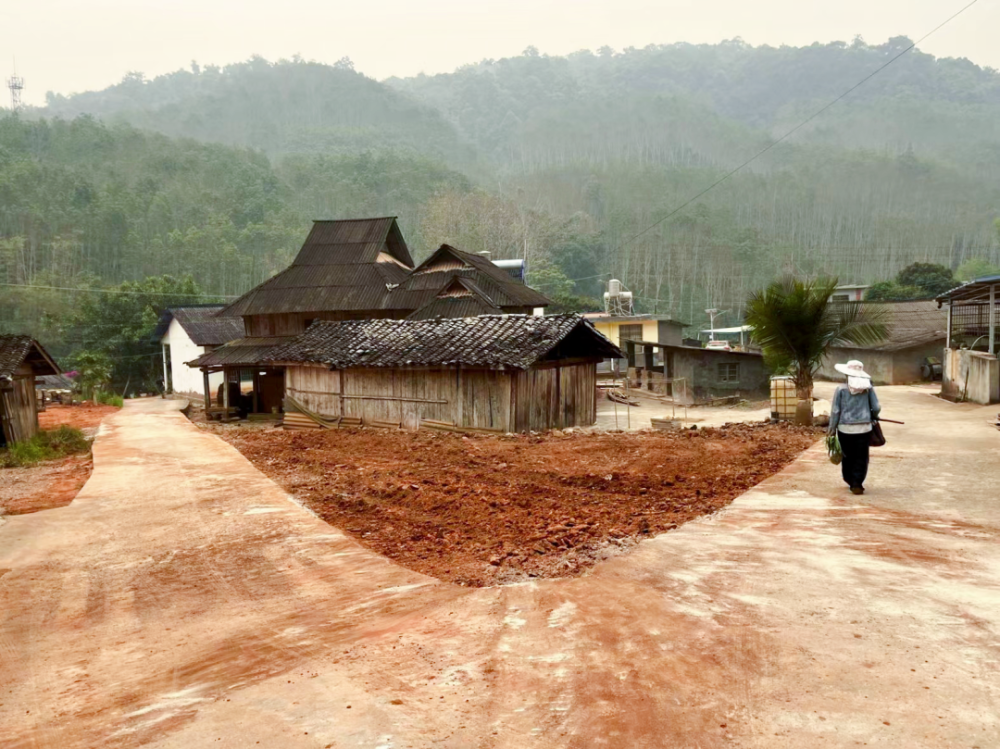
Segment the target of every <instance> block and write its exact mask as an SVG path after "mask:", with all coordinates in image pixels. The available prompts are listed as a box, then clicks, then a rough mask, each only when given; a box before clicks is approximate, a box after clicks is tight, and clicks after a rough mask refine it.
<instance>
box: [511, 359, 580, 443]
mask: <svg viewBox="0 0 1000 749" xmlns="http://www.w3.org/2000/svg"><path fill="white" fill-rule="evenodd" d="M511 412H512V417H513V421H514V425H515V429H516V430H517V431H521V432H523V431H529V430H530V431H536V432H540V431H544V430H546V429H563V428H565V427H573V426H591V425H592V424H594V422H595V421H596V420H597V365H596V364H595V363H593V362H585V363H580V364H570V365H566V366H553V367H546V368H537V369H531V370H528V371H526V372H518V373H517V374H516V375H515V376H514V404H513V406H512V409H511Z"/></svg>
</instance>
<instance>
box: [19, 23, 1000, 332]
mask: <svg viewBox="0 0 1000 749" xmlns="http://www.w3.org/2000/svg"><path fill="white" fill-rule="evenodd" d="M907 44H909V41H908V40H906V39H904V38H897V39H892V40H890V41H889V42H887V43H885V44H881V45H869V44H865V43H864V42H860V41H856V42H853V43H848V44H826V45H813V46H809V47H803V48H795V47H781V48H768V47H751V46H749V45H746V44H743V43H741V42H739V41H733V42H726V43H722V44H717V45H687V44H674V45H667V46H652V47H648V48H645V49H641V50H626V51H624V52H613V51H611V50H608V49H604V50H600V51H598V52H597V53H590V52H580V53H576V54H573V55H569V56H567V57H548V56H544V55H540V54H538V53H537V52H535V51H534V50H530V49H529V50H527V51H526V52H525V54H523V55H521V56H518V57H514V58H509V59H504V60H497V61H483V62H480V63H477V64H474V65H468V66H465V67H463V68H460V69H459V70H457V71H455V72H454V73H451V74H447V75H437V76H418V77H415V78H409V79H393V80H389V81H386V82H382V83H380V82H377V81H374V80H371V79H369V78H366V77H364V76H362V75H360V74H359V73H356V72H354V71H353V70H352V69H351V68H350V65H349V63H348V62H347V61H344V62H341V63H339V64H338V65H337V66H325V65H319V64H315V63H308V62H302V61H292V62H280V63H274V64H271V63H268V62H266V61H264V60H260V59H253V60H250V61H248V62H246V63H240V64H237V65H231V66H227V67H225V68H223V69H218V68H212V67H204V68H199V67H198V66H196V65H193V66H192V68H191V69H190V70H183V71H178V72H176V73H173V74H170V75H167V76H161V77H159V78H156V79H153V80H150V81H147V80H145V79H144V78H143V77H142V76H141V75H138V74H129V75H127V76H126V77H125V79H124V80H123V81H122V83H120V84H118V85H116V86H113V87H111V88H109V89H106V90H104V91H98V92H89V93H85V94H80V95H75V96H70V97H61V96H50V97H49V106H48V107H47V108H45V109H42V110H37V111H31V112H26V113H24V115H23V116H22V117H21V118H8V120H7V121H6V124H5V125H4V126H5V127H6V128H7V129H6V130H3V131H2V132H0V138H2V142H0V190H2V189H4V186H7V189H8V192H7V193H6V194H7V195H10V196H12V197H11V198H9V200H10V201H11V203H10V204H9V205H8V204H7V202H6V201H7V200H8V198H6V197H4V198H3V201H4V202H0V211H2V212H3V215H2V216H0V243H2V244H0V248H6V249H4V252H5V253H6V255H4V257H5V258H7V259H6V260H3V262H4V263H6V266H5V267H6V269H7V270H6V271H5V272H6V273H7V274H8V277H11V275H10V274H11V273H14V271H11V270H10V268H12V267H14V268H15V270H16V277H17V279H18V283H22V282H28V281H31V280H32V279H36V278H39V277H43V276H42V275H40V274H45V273H48V272H53V273H55V272H57V271H58V273H60V274H61V273H68V272H72V273H89V274H92V275H93V276H94V278H95V279H96V280H95V282H97V281H99V282H104V283H111V282H117V281H120V280H123V279H125V278H133V277H136V276H138V275H142V274H144V273H155V272H168V271H169V272H175V271H176V270H177V269H178V268H179V267H189V268H192V269H193V270H195V269H197V270H198V272H199V274H200V276H201V277H200V278H199V281H201V282H202V283H203V286H204V287H205V289H206V290H208V291H211V292H213V293H227V294H228V293H233V291H234V290H235V291H236V292H239V291H243V290H245V288H247V287H248V286H249V285H250V284H252V283H253V282H254V281H255V279H259V278H260V277H262V274H266V273H268V272H271V271H273V270H274V269H275V268H277V267H280V265H281V263H282V262H283V258H286V257H287V255H288V253H289V252H291V250H292V249H293V248H294V247H295V246H296V245H297V243H298V242H299V241H300V239H301V237H302V236H303V232H304V229H305V227H306V226H307V225H308V220H309V219H312V218H342V217H347V216H352V215H354V216H357V215H384V214H399V215H400V216H401V217H402V218H403V227H404V231H405V232H406V235H407V239H408V240H410V241H411V243H412V244H413V247H414V249H415V250H416V252H417V254H418V256H419V255H420V254H421V253H424V252H427V251H428V250H429V249H430V248H431V247H433V246H436V245H437V244H439V243H441V242H450V243H452V244H455V245H457V246H459V247H462V248H464V249H467V250H470V251H482V250H488V251H491V252H492V253H493V254H494V257H498V258H501V257H512V256H517V257H522V256H527V258H528V261H529V268H530V273H531V276H532V281H533V282H534V283H535V284H537V285H540V286H541V288H542V289H543V290H544V291H546V292H548V293H549V294H550V295H554V296H563V297H569V296H571V295H586V296H590V297H596V296H599V293H600V291H601V284H602V282H603V281H604V280H606V279H607V278H609V277H610V276H614V277H618V278H621V279H622V280H623V281H624V282H625V284H626V285H627V286H628V287H629V288H630V289H632V290H633V291H634V292H635V294H636V296H637V298H638V299H639V303H640V306H641V309H643V310H644V311H654V310H655V311H658V312H670V313H672V314H674V315H675V316H677V317H679V318H681V319H686V320H689V321H691V322H693V323H696V324H698V323H700V321H701V320H702V319H703V313H702V310H704V309H705V308H706V307H718V308H721V309H731V310H733V311H734V312H733V313H732V314H733V318H732V319H727V320H723V321H721V322H722V324H728V323H735V321H736V320H735V318H736V316H737V315H738V314H739V310H740V309H741V306H742V302H743V300H744V299H745V298H746V294H747V292H748V291H750V290H751V289H755V288H759V287H760V286H761V285H762V284H764V283H766V282H767V281H769V280H771V279H772V278H774V277H775V276H776V275H778V274H783V273H795V274H800V275H807V274H819V273H830V274H835V275H839V276H840V277H841V278H842V280H844V281H845V282H847V281H850V282H871V281H876V280H882V279H887V278H891V277H892V276H893V275H895V273H896V272H897V271H898V270H900V269H901V268H902V267H904V266H905V265H908V264H909V263H911V262H914V261H928V262H936V263H943V264H945V265H948V266H950V267H952V268H955V267H957V266H958V265H959V264H960V263H962V262H964V261H966V260H968V259H970V258H982V259H983V260H984V261H988V262H990V263H992V264H993V265H998V264H1000V248H998V245H997V231H996V228H995V226H994V222H995V220H996V219H997V216H998V211H1000V75H998V74H997V73H996V72H995V71H991V70H987V69H983V68H979V67H977V66H975V65H973V64H971V63H969V62H968V61H964V60H939V59H935V58H934V57H932V56H930V55H926V54H924V53H921V52H919V51H916V50H914V51H912V52H910V53H908V54H907V55H905V56H904V57H902V58H900V59H899V60H898V61H896V62H895V63H893V64H892V65H890V66H889V67H887V68H886V69H885V70H883V71H882V72H880V73H879V74H878V75H876V76H875V77H874V78H872V79H871V80H870V81H868V82H867V83H866V84H865V85H864V86H862V87H861V88H859V89H858V90H857V91H855V92H854V93H852V94H851V95H850V96H848V97H847V98H845V99H844V100H843V101H841V102H839V103H837V104H836V105H835V106H834V107H832V108H831V109H829V110H828V111H827V112H825V113H824V114H823V115H821V116H820V117H818V118H816V119H815V120H813V121H812V122H810V123H809V125H808V126H806V127H804V128H803V129H801V130H800V131H799V132H797V133H796V134H795V135H794V136H793V137H791V138H790V139H788V140H787V141H785V142H783V143H781V144H779V145H777V146H776V147H774V148H773V149H772V150H770V151H769V152H768V153H767V154H766V155H765V156H763V157H762V158H760V159H759V160H757V161H755V162H754V163H753V164H751V165H750V166H749V167H748V168H746V169H744V170H742V171H740V172H739V173H737V174H736V175H735V176H733V177H732V178H731V179H728V180H726V181H724V182H722V183H721V184H720V185H719V186H718V187H715V188H714V189H711V190H710V191H709V192H708V193H707V194H706V195H705V196H704V197H701V198H699V199H698V200H697V201H695V202H694V203H693V204H691V205H690V206H688V207H686V208H685V209H684V210H683V211H680V212H678V213H676V214H673V213H672V210H673V209H674V208H675V207H676V206H679V205H681V204H683V203H685V202H686V201H687V200H688V199H690V198H691V197H692V196H694V195H696V194H698V193H699V192H700V191H702V190H704V189H705V188H707V187H709V186H710V185H712V184H713V183H715V182H716V181H717V180H719V179H720V178H721V177H723V176H724V175H725V174H726V173H727V172H728V171H730V170H731V169H734V168H735V167H737V166H739V165H740V164H742V163H743V162H744V161H746V160H747V159H748V158H749V157H750V156H752V155H753V154H755V153H757V152H758V151H760V150H761V149H762V148H764V147H765V146H767V145H769V144H773V143H774V141H775V138H776V137H777V136H779V135H780V134H782V133H784V132H786V131H787V130H788V129H790V128H791V127H792V126H794V125H795V124H797V123H799V122H801V121H802V120H804V119H805V118H806V117H807V116H808V115H809V114H811V113H813V112H815V111H816V110H817V109H818V108H819V107H821V106H822V105H824V104H826V103H827V102H829V101H830V100H832V99H833V98H834V97H836V96H837V95H839V94H840V93H842V92H843V91H844V90H846V89H847V88H848V87H849V86H851V85H853V84H854V83H856V82H857V81H859V80H861V79H862V78H863V77H864V76H865V75H868V74H869V73H871V72H873V71H875V70H876V69H878V68H879V66H881V65H883V64H884V63H885V62H886V61H888V60H889V59H891V58H892V56H893V55H895V54H897V53H898V52H899V50H900V49H903V48H905V46H906V45H907ZM80 113H87V114H89V115H93V116H95V117H98V118H100V119H102V120H104V122H105V123H107V124H105V125H101V124H99V123H98V122H96V121H94V120H82V121H76V122H72V123H68V122H57V121H54V120H52V119H51V118H54V117H61V118H66V119H70V118H72V117H74V116H76V115H78V114H80ZM34 118H40V119H39V121H32V120H33V119H34ZM121 122H124V123H128V124H127V125H126V124H115V123H121ZM136 128H139V129H136ZM148 131H157V132H159V133H165V134H167V135H170V136H172V137H173V138H174V139H171V138H166V137H163V136H160V135H153V134H151V133H149V132H148ZM176 138H191V139H196V140H197V141H199V143H196V142H194V141H192V140H178V139H176ZM206 142H208V143H212V144H226V146H223V145H204V143H206ZM106 143H112V144H113V145H105V144H106ZM247 146H249V147H252V148H254V149H259V150H253V151H250V150H246V147H247ZM81 149H82V150H90V151H93V154H88V155H82V156H81V155H80V153H78V151H79V150H81ZM94 154H97V155H98V156H95V155H94ZM33 181H34V182H33ZM35 182H37V184H35ZM78 183H82V184H84V185H85V186H86V187H85V188H83V189H82V192H80V191H79V190H78V189H77V184H78ZM41 185H48V187H46V188H44V189H43V188H42V187H41ZM81 195H82V196H84V197H81ZM26 216H27V217H28V218H25V217H26ZM259 236H264V237H267V239H266V240H258V239H253V240H251V238H252V237H259ZM188 237H190V238H189V239H188ZM255 242H256V244H254V243H255ZM68 248H77V250H78V251H79V252H82V253H83V255H82V256H83V257H84V258H86V262H82V261H74V262H77V263H78V264H77V265H73V266H72V268H70V269H69V270H66V266H65V263H63V261H61V260H59V258H61V257H64V256H69V255H71V254H72V253H69V252H68ZM185 248H188V249H185ZM60 253H62V254H60ZM67 253H68V254H67ZM74 257H76V256H74ZM11 258H13V259H14V260H15V261H16V267H15V266H14V265H12V264H11V263H12V262H14V261H12V260H11ZM60 263H63V264H60ZM213 264H214V265H213ZM208 266H212V267H208ZM569 303H570V304H576V305H577V306H579V305H580V304H584V302H569Z"/></svg>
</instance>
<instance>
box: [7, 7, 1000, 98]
mask: <svg viewBox="0 0 1000 749" xmlns="http://www.w3.org/2000/svg"><path fill="white" fill-rule="evenodd" d="M967 2H968V0H836V1H835V0H659V1H658V2H653V1H652V0H352V1H351V2H346V1H344V0H326V1H325V2H324V1H322V0H278V1H275V0H269V1H268V2H263V1H262V0H0V75H2V77H3V78H4V79H6V78H7V76H9V75H10V73H11V70H12V66H13V65H12V59H13V58H14V57H16V58H17V71H18V73H19V74H20V75H22V76H23V77H24V78H25V79H26V82H27V88H26V90H25V96H24V98H25V101H26V102H27V103H31V104H41V103H43V102H44V97H45V92H46V91H56V92H59V93H71V92H75V91H85V90H88V89H97V88H103V87H105V86H107V85H109V84H112V83H115V82H117V81H119V80H120V79H121V77H122V75H123V74H124V73H125V72H126V71H129V70H137V71H141V72H143V73H145V74H146V76H147V77H154V76H156V75H158V74H161V73H166V72H169V71H171V70H176V69H177V68H180V67H187V66H188V65H189V64H190V62H191V61H192V60H197V61H198V62H199V63H201V64H203V65H204V64H210V63H214V64H218V65H224V64H226V63H229V62H236V61H240V60H245V59H247V58H248V57H250V56H251V55H253V54H259V55H263V56H264V57H266V58H267V59H269V60H276V59H279V58H282V57H285V58H288V57H291V56H292V55H294V54H296V53H298V54H300V55H302V57H304V58H306V59H312V60H317V61H319V62H331V63H332V62H335V61H336V60H338V59H339V58H341V57H343V56H345V55H346V56H348V57H350V58H351V59H353V60H354V63H355V67H356V68H357V70H359V71H361V72H363V73H365V74H366V75H369V76H372V77H374V78H379V79H382V78H386V77H388V76H391V75H400V76H407V75H414V74H417V73H420V72H426V73H439V72H447V71H450V70H453V69H454V68H456V67H458V66H459V65H462V64H464V63H467V62H475V61H478V60H481V59H483V58H499V57H506V56H510V55H516V54H519V53H520V52H521V51H522V50H523V49H524V48H525V47H527V46H529V45H534V46H536V47H538V49H539V50H540V51H541V52H543V53H547V54H552V55H558V54H566V53H568V52H573V51H575V50H578V49H594V50H596V49H597V48H599V47H601V46H603V45H605V44H607V45H610V46H611V47H613V48H615V49H622V48H624V47H630V46H631V47H643V46H645V45H647V44H651V43H655V44H664V43H670V42H677V41H686V42H717V41H720V40H722V39H731V38H733V37H736V36H740V37H742V38H743V39H744V40H745V41H747V42H750V43H751V44H755V45H756V44H772V45H778V44H791V45H802V44H809V43H812V42H814V41H820V42H826V41H832V40H837V39H839V40H845V41H850V40H851V39H852V38H853V37H854V36H855V35H856V34H861V36H863V37H864V38H865V39H866V40H867V41H869V42H882V41H885V39H887V38H889V37H890V36H896V35H900V34H905V35H907V36H909V37H911V38H914V39H916V38H918V37H920V36H922V35H923V34H925V33H926V32H927V31H929V30H930V29H932V28H933V27H934V26H936V25H937V24H938V23H940V22H941V21H943V20H944V19H945V18H947V17H948V16H949V15H951V14H952V13H953V12H955V11H956V10H958V9H959V8H961V7H962V6H963V5H965V4H966V3H967ZM998 29H1000V0H979V2H978V3H977V4H976V5H974V6H973V7H972V8H970V9H969V10H968V11H966V12H965V13H964V14H963V15H961V16H960V17H959V18H957V19H955V20H954V21H952V22H951V24H949V25H948V26H946V27H945V28H944V29H942V30H941V31H939V32H937V34H935V35H934V36H932V37H931V38H930V39H929V40H928V41H927V42H925V43H924V44H923V45H921V49H923V50H924V51H926V52H930V53H932V54H935V55H939V56H948V57H968V58H969V59H971V60H972V61H974V62H976V63H979V64H981V65H989V66H991V67H995V68H1000V44H998V43H997V30H998ZM4 93H5V92H4ZM2 101H3V102H4V103H6V97H3V99H2Z"/></svg>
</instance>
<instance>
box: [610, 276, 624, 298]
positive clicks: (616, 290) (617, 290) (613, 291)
mask: <svg viewBox="0 0 1000 749" xmlns="http://www.w3.org/2000/svg"><path fill="white" fill-rule="evenodd" d="M608 293H609V294H610V295H611V296H618V295H619V294H621V293H622V282H621V281H619V280H618V279H617V278H612V279H611V280H610V281H608Z"/></svg>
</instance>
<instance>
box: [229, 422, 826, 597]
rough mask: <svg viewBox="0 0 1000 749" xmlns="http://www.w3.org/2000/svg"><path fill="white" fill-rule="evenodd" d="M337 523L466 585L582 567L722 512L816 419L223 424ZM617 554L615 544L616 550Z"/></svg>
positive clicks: (797, 446)
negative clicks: (474, 430) (375, 426)
mask: <svg viewBox="0 0 1000 749" xmlns="http://www.w3.org/2000/svg"><path fill="white" fill-rule="evenodd" d="M222 436H223V437H224V438H225V439H226V440H228V441H229V442H230V443H232V444H233V445H234V446H235V447H236V448H237V449H239V450H240V451H241V452H242V453H243V454H244V455H246V456H247V458H249V459H250V461H251V462H253V463H254V465H256V466H257V467H258V468H259V469H260V470H261V471H262V472H264V473H265V474H267V475H268V476H270V477H271V478H273V479H274V480H275V481H277V482H278V483H279V484H281V485H282V486H284V487H285V488H286V489H287V490H288V491H290V492H291V493H292V494H294V495H295V496H296V497H298V498H299V499H300V500H301V501H303V502H304V503H305V504H306V505H307V506H308V507H310V508H311V509H312V510H313V511H314V512H316V513H317V514H318V515H320V516H321V517H322V518H323V519H325V520H326V521H327V522H329V523H331V524H332V525H335V526H337V527H338V528H341V529H343V530H345V531H346V532H348V533H350V534H352V535H353V536H354V537H355V538H356V539H357V540H358V541H359V542H361V543H362V544H364V545H365V546H368V547H370V548H372V549H374V550H375V551H378V552H379V553H381V554H384V555H385V556H387V557H390V558H391V559H393V560H395V561H396V562H398V563H400V564H403V565H405V566H407V567H410V568H411V569H415V570H417V571H419V572H423V573H425V574H428V575H433V576H435V577H439V578H443V579H447V580H451V581H453V582H457V583H460V584H463V585H474V586H481V585H492V584H496V583H499V582H506V581H510V580H515V579H519V578H524V577H526V576H527V577H562V576H568V575H575V574H579V573H580V572H582V571H584V570H586V569H587V568H589V567H590V566H592V565H593V564H594V563H596V562H597V561H599V560H600V559H601V558H603V557H604V556H606V555H607V554H608V553H609V549H614V548H618V547H620V546H623V545H626V546H627V545H629V544H630V543H632V542H634V541H635V540H637V539H640V538H642V537H644V536H651V535H653V534H656V533H660V532H662V531H666V530H670V529H673V528H676V527H677V526H679V525H681V524H682V523H686V522H687V521H689V520H691V519H693V518H696V517H699V516H701V515H707V514H710V513H713V512H715V511H717V510H718V509H720V508H722V507H724V506H726V505H727V504H729V503H730V502H731V501H732V500H733V499H735V498H736V497H738V496H739V495H740V494H742V493H743V492H745V491H746V490H747V489H749V488H750V487H752V486H754V485H755V484H758V483H760V481H762V480H763V479H765V478H767V477H768V476H770V475H772V474H774V473H775V472H777V471H778V470H780V469H781V468H783V467H784V466H786V465H787V464H788V463H789V462H790V461H791V460H793V459H794V458H795V457H796V456H797V455H799V453H801V452H802V451H803V450H805V449H806V448H807V447H809V446H810V445H812V444H813V443H814V442H815V441H816V439H817V435H816V433H815V432H813V431H811V430H805V429H797V428H794V427H791V426H788V425H760V424H758V425H750V424H733V425H728V426H726V427H723V428H721V429H704V430H699V431H697V432H693V431H692V432H679V433H643V434H579V433H576V434H570V435H566V436H563V437H559V436H544V437H538V436H512V437H488V436H460V435H456V434H436V433H423V432H421V433H416V434H409V433H403V432H383V431H377V430H338V431H323V432H285V431H281V430H277V429H270V430H267V431H248V430H242V429H241V430H223V431H222ZM612 553H613V552H612Z"/></svg>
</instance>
